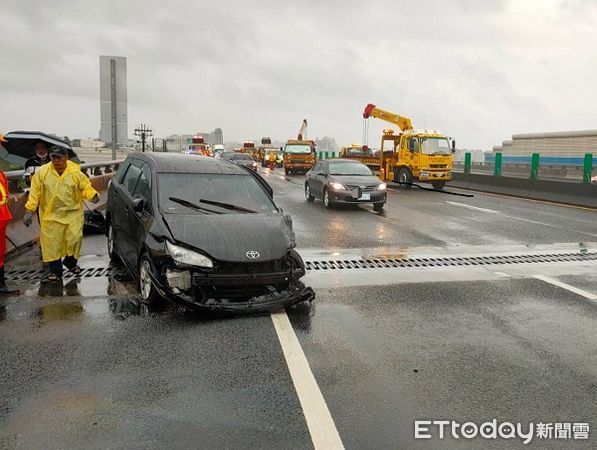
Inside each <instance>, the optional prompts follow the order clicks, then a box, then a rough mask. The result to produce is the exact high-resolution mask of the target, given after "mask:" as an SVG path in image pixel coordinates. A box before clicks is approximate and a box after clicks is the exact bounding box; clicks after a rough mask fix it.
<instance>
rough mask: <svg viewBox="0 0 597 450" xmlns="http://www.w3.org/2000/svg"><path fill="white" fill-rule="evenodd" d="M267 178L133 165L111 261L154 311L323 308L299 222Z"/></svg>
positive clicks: (170, 159) (218, 166)
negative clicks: (298, 237) (163, 305)
mask: <svg viewBox="0 0 597 450" xmlns="http://www.w3.org/2000/svg"><path fill="white" fill-rule="evenodd" d="M272 197H273V194H272V189H271V187H270V186H269V185H268V184H267V183H266V182H265V180H263V178H261V177H260V176H259V175H258V174H257V173H255V172H253V171H252V170H248V169H246V168H244V167H240V166H236V165H234V164H230V163H228V162H226V161H222V160H218V159H214V158H196V157H192V156H187V155H182V154H180V155H179V154H167V153H146V154H134V155H129V156H128V157H127V159H126V160H125V161H124V163H122V165H121V166H120V168H119V169H118V172H117V173H116V175H115V176H114V179H113V180H112V182H111V184H110V187H109V190H108V206H107V212H106V218H107V238H108V253H109V255H110V257H111V258H112V259H119V260H121V261H122V262H123V263H124V265H125V266H126V267H127V268H128V270H129V271H130V272H131V274H132V275H133V277H134V278H135V279H136V281H137V282H138V285H139V290H140V296H141V300H142V301H144V302H146V303H152V302H157V301H160V299H162V298H163V297H169V298H173V299H175V300H182V301H184V302H186V303H187V304H191V305H194V306H196V307H200V308H206V309H210V310H219V311H229V312H265V311H273V310H276V309H280V308H283V307H285V306H288V305H292V304H296V303H298V302H301V301H305V300H309V301H310V300H312V299H313V296H314V294H313V291H312V290H311V289H310V288H305V286H304V285H303V284H302V283H301V282H300V281H299V279H300V278H301V277H302V276H303V275H305V265H304V263H303V260H302V259H301V257H300V255H299V254H298V253H297V252H296V251H295V250H294V247H295V235H294V232H293V230H292V220H291V218H290V216H288V215H285V214H284V213H283V212H282V211H281V210H280V209H278V208H277V206H276V205H275V203H274V201H273V198H272Z"/></svg>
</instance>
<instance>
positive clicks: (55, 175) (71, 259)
mask: <svg viewBox="0 0 597 450" xmlns="http://www.w3.org/2000/svg"><path fill="white" fill-rule="evenodd" d="M49 153H50V162H49V163H48V164H45V165H43V166H42V167H41V168H40V169H39V170H38V171H37V172H35V174H34V175H33V177H32V178H31V191H30V192H29V199H28V200H27V203H26V204H25V209H26V212H25V216H24V217H23V223H24V224H25V225H26V226H29V225H31V222H32V217H33V213H34V212H35V211H38V215H39V219H40V227H41V235H40V241H41V255H42V259H43V261H44V262H47V263H49V267H50V274H49V275H48V277H47V280H48V281H59V280H61V279H62V270H63V268H62V265H63V261H62V258H64V265H65V266H66V267H67V269H69V270H70V271H71V272H72V273H74V274H75V275H77V274H79V273H80V272H81V268H80V267H79V266H78V265H77V261H78V259H79V255H80V252H81V244H82V242H83V199H85V200H90V201H92V202H94V203H97V202H99V193H98V192H97V191H96V190H95V189H93V187H91V182H90V181H89V178H87V176H86V175H85V174H84V173H83V172H81V170H80V168H79V166H78V165H77V164H75V163H74V162H72V161H69V160H68V152H67V150H66V149H64V148H62V147H58V146H54V147H52V148H51V149H50V152H49Z"/></svg>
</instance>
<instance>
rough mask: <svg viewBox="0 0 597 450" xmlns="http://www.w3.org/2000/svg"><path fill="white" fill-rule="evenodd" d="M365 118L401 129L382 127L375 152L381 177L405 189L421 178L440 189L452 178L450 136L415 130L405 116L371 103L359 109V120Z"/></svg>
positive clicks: (453, 147) (453, 143)
mask: <svg viewBox="0 0 597 450" xmlns="http://www.w3.org/2000/svg"><path fill="white" fill-rule="evenodd" d="M369 117H374V118H377V119H381V120H385V121H386V122H390V123H393V124H394V125H397V126H398V127H399V128H400V130H401V132H400V133H399V134H397V135H396V134H394V130H392V129H385V130H383V134H382V136H381V147H380V152H379V165H380V177H381V178H382V179H383V180H387V181H395V182H398V183H400V186H401V187H404V188H406V189H408V188H410V187H412V182H413V181H424V182H427V183H431V184H432V185H433V187H434V188H435V189H442V188H443V187H444V186H445V185H446V182H447V181H450V180H451V179H452V161H453V157H452V153H454V149H455V145H456V143H455V141H454V140H453V139H452V140H451V139H450V138H448V137H447V136H445V135H443V134H441V133H438V132H436V131H428V130H422V131H416V130H415V129H414V128H413V126H412V123H411V120H410V119H409V118H408V117H403V116H400V115H398V114H395V113H392V112H388V111H384V110H382V109H379V108H378V107H377V106H375V105H373V104H371V103H370V104H368V105H367V106H366V107H365V111H364V112H363V119H365V120H367V119H369ZM365 128H367V126H365ZM450 141H451V145H450Z"/></svg>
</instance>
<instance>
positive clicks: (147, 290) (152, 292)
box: [139, 255, 162, 305]
mask: <svg viewBox="0 0 597 450" xmlns="http://www.w3.org/2000/svg"><path fill="white" fill-rule="evenodd" d="M152 275H154V274H153V269H152V267H151V261H149V257H148V256H147V255H143V256H142V257H141V262H140V263H139V294H140V297H141V298H140V299H141V302H143V303H147V304H149V305H151V304H154V303H158V302H159V301H160V300H162V296H161V295H160V293H159V292H158V291H157V289H156V288H155V286H154V285H153V281H151V278H152Z"/></svg>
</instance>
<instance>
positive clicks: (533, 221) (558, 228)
mask: <svg viewBox="0 0 597 450" xmlns="http://www.w3.org/2000/svg"><path fill="white" fill-rule="evenodd" d="M504 217H506V218H507V219H514V220H521V221H522V222H529V223H534V224H536V225H543V226H544V227H549V228H555V229H557V230H566V231H573V232H575V233H578V234H584V235H587V236H592V237H597V234H593V233H585V232H584V231H579V230H575V229H574V228H570V227H560V226H557V225H551V224H549V223H544V222H539V221H537V220H531V219H523V218H522V217H514V216H508V215H504Z"/></svg>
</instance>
